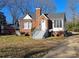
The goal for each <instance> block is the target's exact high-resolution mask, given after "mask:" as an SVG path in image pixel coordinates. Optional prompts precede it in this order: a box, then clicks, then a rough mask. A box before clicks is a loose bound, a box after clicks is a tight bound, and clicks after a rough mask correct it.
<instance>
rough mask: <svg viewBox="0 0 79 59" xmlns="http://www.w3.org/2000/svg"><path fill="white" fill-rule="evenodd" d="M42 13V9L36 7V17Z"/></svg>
mask: <svg viewBox="0 0 79 59" xmlns="http://www.w3.org/2000/svg"><path fill="white" fill-rule="evenodd" d="M40 15H41V9H40V8H36V19H37V18H38V17H39V16H40Z"/></svg>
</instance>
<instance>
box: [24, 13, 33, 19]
mask: <svg viewBox="0 0 79 59" xmlns="http://www.w3.org/2000/svg"><path fill="white" fill-rule="evenodd" d="M23 19H30V20H31V19H32V17H31V16H30V15H29V14H27V15H26V16H25V17H24V18H23Z"/></svg>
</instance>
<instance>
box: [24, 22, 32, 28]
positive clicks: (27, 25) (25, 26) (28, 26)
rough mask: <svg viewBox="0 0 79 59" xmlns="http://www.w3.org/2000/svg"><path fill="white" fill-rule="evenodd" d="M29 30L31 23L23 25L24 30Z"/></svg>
mask: <svg viewBox="0 0 79 59" xmlns="http://www.w3.org/2000/svg"><path fill="white" fill-rule="evenodd" d="M31 28H32V23H31V22H26V23H24V29H31Z"/></svg>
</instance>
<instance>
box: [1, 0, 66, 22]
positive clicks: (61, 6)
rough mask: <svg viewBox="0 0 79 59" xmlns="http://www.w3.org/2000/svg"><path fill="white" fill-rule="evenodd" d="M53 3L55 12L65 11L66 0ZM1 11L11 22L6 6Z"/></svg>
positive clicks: (56, 0)
mask: <svg viewBox="0 0 79 59" xmlns="http://www.w3.org/2000/svg"><path fill="white" fill-rule="evenodd" d="M55 4H56V12H58V13H62V12H65V11H66V6H67V0H55ZM1 11H2V12H3V13H4V15H5V16H6V20H7V22H8V23H12V18H11V16H10V12H9V11H8V10H7V8H6V7H5V8H3V9H2V10H1Z"/></svg>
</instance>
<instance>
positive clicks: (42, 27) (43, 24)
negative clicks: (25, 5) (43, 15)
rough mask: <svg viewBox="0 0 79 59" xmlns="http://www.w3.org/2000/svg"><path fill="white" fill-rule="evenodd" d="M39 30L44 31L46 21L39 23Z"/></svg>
mask: <svg viewBox="0 0 79 59" xmlns="http://www.w3.org/2000/svg"><path fill="white" fill-rule="evenodd" d="M41 30H42V31H46V21H45V20H42V21H41Z"/></svg>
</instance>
